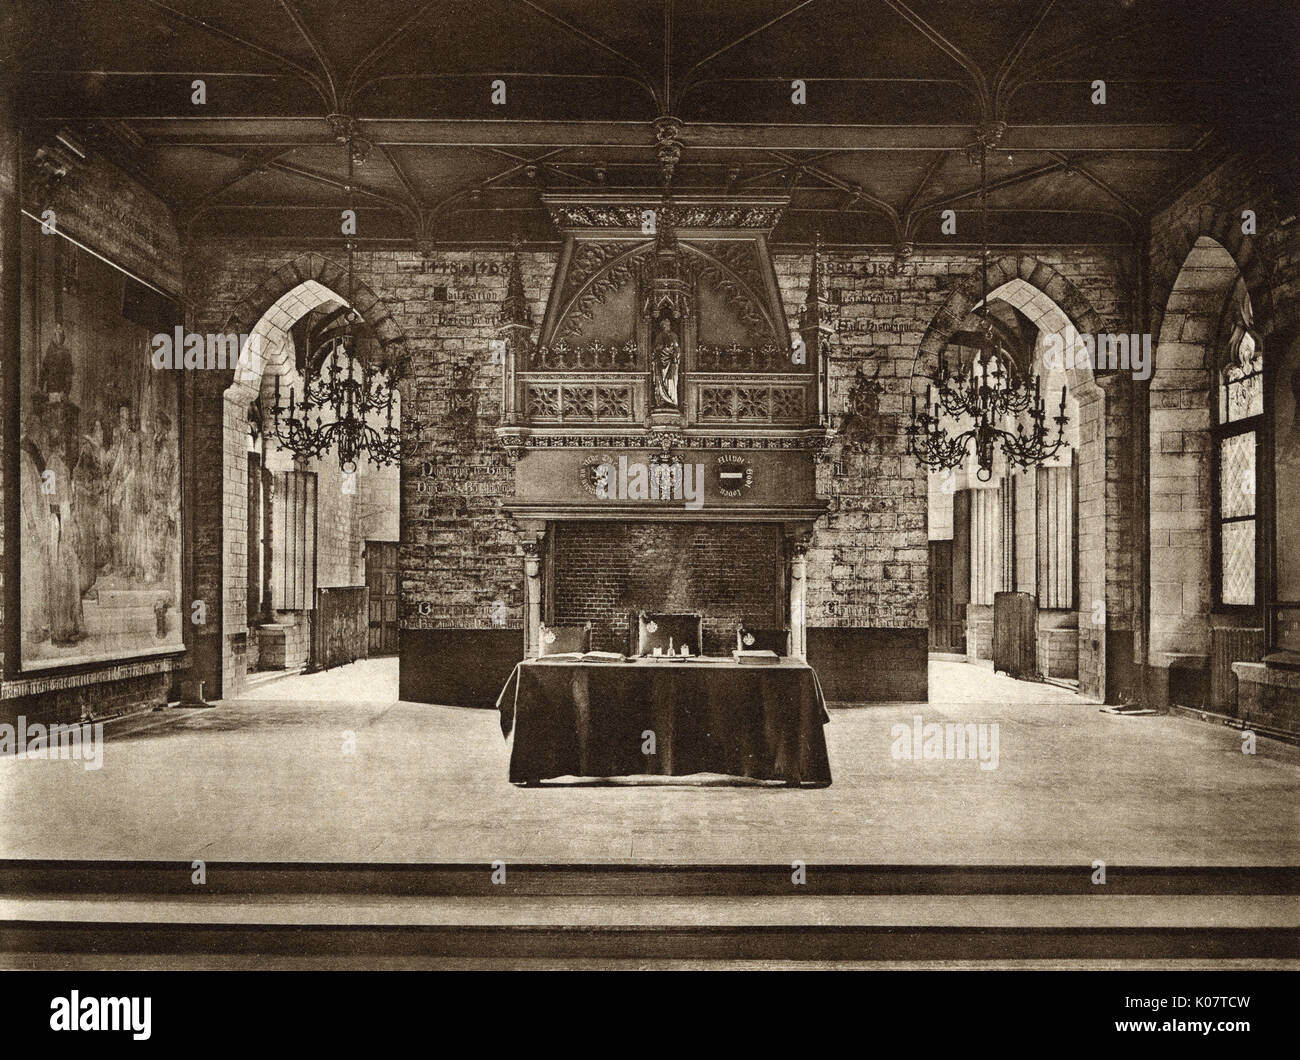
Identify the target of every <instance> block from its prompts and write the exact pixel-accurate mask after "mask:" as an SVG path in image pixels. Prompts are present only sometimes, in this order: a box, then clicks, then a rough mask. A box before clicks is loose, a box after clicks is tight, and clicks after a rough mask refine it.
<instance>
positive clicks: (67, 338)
mask: <svg viewBox="0 0 1300 1060" xmlns="http://www.w3.org/2000/svg"><path fill="white" fill-rule="evenodd" d="M24 234H25V235H26V236H27V238H26V239H25V240H24V253H25V255H26V257H27V264H28V265H29V267H30V270H31V271H29V272H28V273H27V275H28V276H32V277H34V278H36V279H37V282H35V283H33V284H32V285H31V286H30V287H28V288H27V289H26V292H25V294H26V297H25V299H24V306H23V356H22V360H21V365H22V369H21V370H22V375H21V380H20V387H19V399H20V403H21V406H20V407H21V414H20V419H19V433H20V447H19V482H20V488H19V493H20V499H21V509H22V511H21V536H20V549H21V552H20V571H19V599H20V615H21V630H20V643H19V656H20V659H21V662H22V666H23V668H24V669H39V668H44V667H52V666H67V665H75V664H79V663H89V662H98V661H103V660H109V659H127V658H133V657H139V656H142V655H151V654H157V653H160V652H167V651H178V650H180V649H181V648H182V646H183V645H182V634H181V621H182V618H183V608H182V602H181V565H180V551H181V528H180V521H179V514H178V513H179V512H180V489H181V486H180V424H179V422H178V419H179V402H178V393H179V391H178V382H177V376H176V375H175V373H171V372H166V371H159V370H157V369H155V368H153V366H152V365H151V363H150V356H149V352H150V346H149V339H150V335H151V334H152V331H151V329H150V328H149V327H147V326H145V325H144V324H142V323H137V322H136V320H138V319H142V318H143V317H145V316H146V315H147V314H145V313H141V312H139V311H137V312H134V313H132V316H133V317H134V318H136V319H135V320H133V319H128V317H127V315H126V312H125V308H124V307H125V304H126V303H125V300H128V299H130V298H131V296H132V295H133V294H134V293H135V292H134V291H129V290H128V286H129V285H131V283H132V281H129V280H128V279H127V277H126V276H125V275H124V274H122V273H121V272H119V271H118V270H116V269H114V268H113V267H112V266H110V265H108V264H106V263H105V262H103V261H101V260H99V259H98V258H96V257H94V256H93V255H91V254H89V253H87V252H85V251H84V250H82V249H80V248H79V247H78V246H76V245H75V244H73V243H71V242H69V241H68V240H66V239H63V238H60V237H58V236H42V235H40V234H39V232H37V231H36V230H35V227H34V226H32V227H31V228H29V229H28V230H27V231H26V232H25V233H24ZM51 274H53V275H52V282H43V281H44V280H45V279H47V278H50V277H51ZM34 292H40V295H39V297H35V296H34ZM157 303H158V306H160V307H167V309H168V310H170V303H167V302H166V301H165V300H163V299H161V298H159V299H158V300H157ZM157 311H158V308H157V307H155V308H154V309H153V312H154V313H157ZM157 323H158V325H159V329H161V326H162V324H163V323H164V322H163V321H162V320H161V319H159V320H158V321H157ZM168 326H170V325H168Z"/></svg>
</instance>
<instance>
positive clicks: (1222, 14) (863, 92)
mask: <svg viewBox="0 0 1300 1060" xmlns="http://www.w3.org/2000/svg"><path fill="white" fill-rule="evenodd" d="M1298 9H1300V5H1297V4H1295V3H1294V2H1281V0H1279V2H1278V3H1276V4H1275V3H1273V2H1271V0H1250V2H1249V3H1242V2H1238V3H1225V2H1223V0H1214V2H1205V0H698V2H693V3H687V2H685V0H432V2H430V0H166V2H163V0H40V2H39V3H37V2H32V3H26V2H24V3H22V4H20V5H19V7H18V8H17V9H16V10H15V11H14V12H13V13H11V14H10V15H9V16H8V17H9V18H10V20H11V22H10V24H9V25H8V26H5V27H3V28H4V29H6V30H7V31H8V32H6V33H5V39H6V41H7V42H8V50H9V54H8V56H7V57H6V64H5V65H6V67H7V68H8V70H9V71H11V72H12V79H13V84H14V86H15V90H16V92H17V94H18V97H19V102H20V106H21V109H22V113H23V114H24V115H25V117H26V118H27V120H28V121H29V123H30V124H31V126H32V127H33V128H32V134H33V135H34V136H37V137H40V136H48V135H51V134H52V133H53V132H55V131H57V130H58V129H61V128H68V129H70V130H72V131H73V133H74V134H76V135H79V136H83V137H85V138H87V139H88V140H89V141H90V142H92V143H95V144H96V145H98V146H100V147H101V148H103V149H104V150H106V151H108V152H109V153H110V154H111V155H112V157H114V158H115V159H116V160H117V161H118V162H119V164H121V165H123V166H124V167H125V168H127V169H128V171H130V172H131V173H133V175H135V176H137V177H138V178H139V179H141V180H142V181H144V182H145V183H146V184H147V185H148V186H149V187H151V188H153V189H154V190H155V191H156V192H157V193H158V194H159V195H161V196H162V197H163V198H164V199H165V200H166V201H167V202H169V203H170V204H171V205H172V206H173V207H174V208H175V209H176V211H177V215H178V217H179V218H180V220H181V222H182V225H183V227H184V229H185V232H186V233H187V234H188V235H191V236H204V235H218V234H224V235H230V236H272V237H275V236H283V237H291V238H294V239H297V240H317V239H319V240H334V241H337V240H338V239H339V238H340V236H339V210H340V209H341V208H342V205H343V202H344V192H343V187H344V185H345V184H346V183H347V179H348V178H347V161H346V156H347V152H346V148H345V147H344V146H343V145H342V144H341V143H340V142H339V141H338V140H337V139H336V135H335V134H336V132H337V131H338V129H339V127H340V126H339V122H338V120H337V119H336V120H335V121H334V122H333V123H331V122H330V121H327V116H329V115H346V116H349V117H351V118H354V119H355V120H356V125H355V128H356V130H357V135H358V136H359V137H361V138H363V139H364V140H366V141H368V142H369V145H370V146H369V151H368V157H367V158H366V160H365V161H364V163H363V164H361V165H360V166H358V167H357V168H356V170H355V176H354V185H355V188H356V192H355V205H356V207H357V209H358V213H359V218H360V226H359V233H358V234H359V237H360V238H362V239H363V240H365V239H386V240H408V241H409V240H413V239H422V240H426V241H429V242H432V243H436V244H447V245H458V246H463V245H475V244H484V243H500V242H503V241H505V240H508V239H510V238H511V236H512V235H514V234H516V233H518V234H519V235H520V236H522V238H523V239H524V240H525V241H526V242H529V243H551V242H554V241H556V240H557V239H558V235H557V233H556V231H555V229H554V228H553V226H552V224H551V221H550V219H549V216H548V214H547V212H546V210H545V209H544V208H543V206H542V204H541V202H540V199H539V195H540V193H542V192H545V191H552V192H554V191H558V190H563V189H574V190H582V189H585V190H592V189H599V188H602V187H604V188H608V189H611V190H617V189H644V190H645V191H646V192H647V193H652V194H657V193H658V192H659V191H660V190H661V189H662V175H661V168H660V164H659V161H658V159H657V157H656V152H655V146H656V137H655V128H654V122H655V119H656V118H659V117H660V116H662V115H672V116H675V117H676V118H678V119H680V120H681V122H682V123H683V124H682V128H681V132H680V143H681V156H680V161H679V162H678V164H677V165H676V168H675V170H674V173H673V179H672V188H673V189H674V190H681V191H686V190H691V191H701V190H710V191H714V192H719V193H729V194H732V195H736V196H742V195H745V194H749V193H762V194H771V193H773V192H779V193H783V194H789V196H790V198H791V202H790V206H789V207H788V209H787V210H786V212H785V215H784V217H783V219H782V221H781V223H780V225H779V226H778V228H777V230H776V231H775V233H774V234H773V241H774V242H775V243H777V244H802V243H805V242H807V241H809V240H811V238H812V235H813V233H814V232H817V231H820V232H822V233H823V234H824V238H825V239H827V240H828V241H829V242H830V243H832V244H835V245H857V244H862V245H877V246H886V247H888V246H896V245H898V244H899V243H902V242H905V241H910V242H913V243H914V244H915V245H916V246H918V247H923V246H927V245H966V244H969V243H970V242H972V241H973V240H974V239H975V238H977V236H978V233H979V226H978V223H977V222H976V220H975V218H976V216H977V215H976V213H975V212H974V211H975V209H976V207H977V205H978V190H977V189H978V182H979V170H978V167H977V166H975V165H972V162H971V154H970V152H969V151H968V150H967V149H968V148H969V147H970V146H971V145H972V144H974V143H975V142H976V141H977V138H978V136H979V135H980V131H981V130H985V134H986V135H988V136H989V137H990V139H991V140H994V141H995V142H996V147H995V148H994V149H993V150H991V151H990V153H989V156H988V165H989V184H990V192H989V196H988V206H989V209H990V215H991V216H990V234H991V238H992V240H993V241H994V242H995V243H997V244H1005V245H1022V244H1045V243H1065V244H1131V243H1132V242H1133V241H1134V240H1135V239H1137V238H1138V237H1139V236H1140V233H1141V231H1142V228H1143V225H1144V223H1145V221H1146V219H1147V218H1149V216H1150V215H1151V213H1152V212H1153V211H1154V210H1156V209H1158V208H1159V207H1160V206H1162V205H1163V204H1164V203H1166V202H1167V201H1168V200H1169V199H1170V197H1171V196H1172V195H1174V194H1175V193H1176V192H1177V191H1178V190H1179V189H1180V188H1182V187H1185V186H1186V185H1187V184H1188V182H1189V181H1190V180H1193V179H1195V177H1196V176H1198V175H1199V174H1200V173H1201V172H1203V171H1204V170H1205V169H1206V168H1208V167H1209V166H1210V165H1212V164H1213V163H1214V162H1215V161H1217V159H1218V158H1219V157H1220V155H1221V153H1222V152H1223V151H1225V150H1227V149H1229V148H1231V147H1232V146H1233V145H1234V144H1236V143H1239V142H1240V141H1241V140H1242V139H1243V138H1252V139H1253V138H1258V137H1268V136H1270V135H1274V134H1275V133H1276V131H1277V130H1278V129H1280V128H1283V127H1286V126H1289V125H1293V124H1294V119H1293V118H1292V117H1291V110H1292V109H1293V108H1294V100H1293V97H1294V94H1295V87H1296V84H1297V80H1296V65H1295V49H1296V43H1295V42H1296V40H1297V39H1300V36H1298V34H1297V28H1298V26H1300V16H1298V14H1297V11H1298ZM196 79H201V80H203V81H204V83H205V86H206V102H203V103H195V102H193V94H194V93H193V89H192V82H193V81H195V80H196ZM497 79H500V80H502V81H504V82H505V87H506V102H505V103H504V104H499V103H494V102H493V101H492V83H493V82H494V81H495V80H497ZM796 79H797V80H800V81H802V82H803V83H804V86H805V91H806V102H805V103H802V104H796V103H794V102H793V101H792V82H794V81H795V80H796ZM1097 81H1103V82H1105V102H1104V104H1102V103H1097V102H1094V97H1095V96H1096V88H1095V86H1094V83H1095V82H1097ZM998 123H1005V129H1004V130H1002V129H1001V126H1000V125H999V124H998ZM999 130H1001V131H1000V135H999ZM944 209H955V210H957V211H958V217H959V222H958V232H957V234H956V235H945V234H943V233H941V231H940V216H939V215H940V212H941V211H942V210H944ZM963 218H964V219H963Z"/></svg>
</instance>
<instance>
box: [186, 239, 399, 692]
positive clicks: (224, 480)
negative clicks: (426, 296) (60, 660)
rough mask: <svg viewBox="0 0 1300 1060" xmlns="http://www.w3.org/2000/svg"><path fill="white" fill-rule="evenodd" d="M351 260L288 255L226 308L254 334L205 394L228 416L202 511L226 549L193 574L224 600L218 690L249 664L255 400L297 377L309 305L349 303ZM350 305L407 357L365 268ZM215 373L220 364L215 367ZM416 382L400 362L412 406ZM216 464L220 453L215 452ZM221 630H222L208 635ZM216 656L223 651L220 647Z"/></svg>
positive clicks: (208, 594) (232, 686) (209, 674)
mask: <svg viewBox="0 0 1300 1060" xmlns="http://www.w3.org/2000/svg"><path fill="white" fill-rule="evenodd" d="M347 290H348V276H347V271H346V268H345V267H343V266H340V265H339V264H338V263H337V262H335V261H332V260H331V259H329V258H327V257H326V256H324V255H322V254H318V253H309V254H303V255H299V256H298V257H295V258H293V259H292V260H290V261H287V262H285V263H284V264H283V265H281V266H280V267H279V268H278V269H276V270H275V271H274V272H271V273H270V274H269V275H267V276H266V277H265V278H264V279H263V280H262V281H261V282H260V283H258V284H257V286H255V287H254V288H253V289H252V290H250V291H248V292H247V293H246V294H245V295H244V296H243V297H242V298H241V299H240V300H239V301H238V302H236V303H235V305H234V306H233V307H232V308H231V309H230V310H229V312H228V313H227V315H226V317H225V326H224V329H223V330H224V331H225V332H227V333H233V334H238V335H247V336H248V337H249V338H248V341H247V342H245V343H243V344H242V345H241V349H240V355H239V360H238V363H237V364H236V366H235V368H234V369H233V370H226V371H224V372H222V373H220V376H221V379H220V381H218V380H217V379H215V378H214V379H213V380H212V382H214V383H218V386H216V387H212V388H211V390H210V391H209V393H207V394H206V395H205V398H204V400H205V401H206V402H207V403H209V404H210V405H211V406H212V411H211V414H210V415H211V418H212V419H215V420H217V421H218V422H220V424H221V428H222V430H221V436H222V442H221V446H220V447H215V446H214V447H213V450H214V452H213V454H212V455H213V456H214V457H215V455H216V453H219V454H220V466H219V467H212V468H211V470H210V471H205V472H204V475H205V478H206V480H207V481H208V482H209V483H210V485H209V487H208V488H206V489H204V490H203V493H202V496H201V500H200V507H201V508H202V512H201V515H200V518H202V519H205V520H206V521H208V522H210V523H211V524H212V528H213V531H214V532H215V533H216V535H217V536H218V537H219V541H214V542H213V545H214V546H215V548H214V549H213V551H214V552H215V553H216V554H217V556H219V562H218V563H217V564H216V566H215V569H214V568H212V567H211V566H210V565H208V566H207V567H206V568H205V570H204V571H202V572H201V573H200V572H199V571H198V570H196V578H195V583H196V586H197V585H203V586H204V587H205V589H206V591H205V592H203V593H202V594H201V595H203V596H205V598H212V597H213V596H215V597H217V598H218V599H219V600H220V608H219V615H218V616H213V615H211V612H209V622H214V624H215V627H216V629H215V631H216V632H219V642H220V648H219V650H218V649H217V648H216V645H215V644H213V645H212V646H211V647H210V648H209V649H208V657H206V658H204V659H201V660H198V662H199V665H200V667H201V669H202V670H203V671H204V675H203V676H204V677H205V679H206V680H207V682H208V694H209V695H211V696H216V695H221V696H230V695H234V694H237V693H238V692H239V690H240V689H241V688H242V687H243V684H244V681H245V678H246V674H247V666H246V659H245V656H244V653H243V652H241V651H240V644H241V643H242V637H244V636H246V633H247V629H248V614H247V610H248V602H247V601H248V597H247V566H246V564H247V554H246V550H247V538H246V535H247V533H248V526H247V508H246V498H247V490H248V465H247V457H246V451H247V442H246V436H247V432H248V410H249V406H250V404H251V403H252V402H253V401H254V400H256V399H257V398H259V397H261V398H263V402H264V403H265V400H266V398H267V396H268V394H269V391H268V390H267V383H268V382H269V381H271V380H272V379H273V377H275V376H281V377H283V378H284V380H286V385H288V383H296V382H297V381H298V377H297V372H296V369H295V367H294V363H293V353H292V349H293V347H292V340H291V339H290V337H289V328H290V327H291V326H292V325H293V324H294V323H295V322H296V321H297V320H299V319H300V318H301V317H302V316H303V315H304V314H305V313H308V312H310V311H311V310H312V309H315V308H317V307H318V306H321V305H324V304H326V303H328V302H332V301H337V302H339V303H342V304H348V299H347V295H346V294H345V292H346V291H347ZM352 290H353V298H352V302H351V304H352V307H353V308H354V309H356V310H357V312H358V313H360V314H361V316H362V318H363V319H364V320H365V321H366V323H367V324H368V325H369V326H370V327H371V328H372V329H373V331H374V332H375V334H376V336H377V337H378V339H379V342H380V345H381V347H382V348H383V349H384V350H385V351H386V353H387V354H388V355H389V356H390V357H392V358H394V359H395V360H396V361H398V363H399V364H405V363H406V361H407V346H406V338H405V335H404V333H403V332H402V330H401V328H400V327H399V326H398V324H397V321H396V318H395V315H394V313H393V310H392V307H391V306H390V305H389V303H388V302H387V301H386V300H384V299H383V298H381V297H379V296H378V295H377V294H375V292H374V291H373V290H372V289H371V288H370V286H369V285H368V284H366V283H365V282H363V281H362V280H361V279H359V278H354V280H353V283H352ZM214 375H215V373H214ZM413 390H414V382H413V380H412V378H411V376H410V373H409V372H403V373H402V377H401V379H400V380H399V383H398V393H399V400H400V402H401V408H402V409H403V410H410V409H413V408H414V402H413V400H412V399H413ZM211 463H213V464H215V459H214V460H212V461H211ZM209 639H210V640H216V639H217V638H209ZM213 656H216V657H213Z"/></svg>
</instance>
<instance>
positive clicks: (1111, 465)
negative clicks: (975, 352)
mask: <svg viewBox="0 0 1300 1060" xmlns="http://www.w3.org/2000/svg"><path fill="white" fill-rule="evenodd" d="M980 292H981V276H980V274H979V273H978V272H976V273H974V274H972V275H971V276H969V277H967V278H966V280H965V281H964V282H963V283H962V284H960V285H959V286H957V287H956V288H955V289H954V290H953V291H952V292H951V293H950V294H949V296H948V298H947V300H946V301H945V302H944V304H943V305H942V306H941V307H940V308H939V310H938V311H937V312H936V313H935V315H934V317H933V319H932V320H931V322H930V325H929V327H928V328H927V329H926V331H925V333H924V335H923V336H922V339H921V342H920V344H919V346H918V348H917V355H916V360H915V362H914V366H913V372H912V377H913V378H912V387H913V392H914V393H917V394H924V392H925V385H926V378H925V377H926V376H927V375H928V374H929V373H930V372H931V371H932V370H933V368H934V366H935V365H936V364H937V363H938V358H939V355H940V353H942V351H943V350H944V348H945V347H946V346H947V345H948V343H949V342H950V341H951V339H952V337H953V336H954V334H956V332H957V331H958V330H960V328H961V325H962V322H963V321H964V320H965V318H966V317H967V316H968V315H969V314H970V313H971V311H972V310H973V309H974V308H975V307H976V306H977V305H978V304H979V299H980ZM988 292H989V299H990V300H993V299H1000V300H1002V301H1006V302H1008V303H1009V304H1011V305H1012V306H1014V307H1015V308H1016V309H1017V310H1018V311H1019V312H1020V313H1022V314H1023V315H1024V316H1025V317H1026V318H1028V319H1029V320H1030V321H1032V322H1033V323H1034V324H1035V325H1037V326H1038V327H1039V329H1040V330H1043V331H1047V332H1055V333H1063V334H1064V335H1065V337H1066V342H1067V344H1069V343H1070V341H1071V340H1070V332H1073V333H1074V334H1086V335H1096V334H1099V333H1101V332H1103V331H1105V330H1107V328H1106V324H1105V321H1104V320H1103V318H1102V316H1101V314H1100V313H1099V312H1098V311H1097V310H1096V308H1095V307H1094V306H1093V305H1092V303H1091V302H1090V301H1089V300H1088V299H1087V297H1086V296H1085V295H1084V294H1083V293H1082V292H1081V291H1080V290H1079V289H1078V288H1077V287H1076V286H1075V285H1074V284H1073V283H1072V282H1070V280H1069V279H1067V278H1066V277H1065V276H1063V275H1061V273H1060V272H1058V271H1057V270H1056V269H1055V268H1053V267H1052V266H1051V265H1049V264H1047V263H1046V262H1043V261H1040V260H1039V259H1038V258H1036V257H1034V256H1033V255H1030V254H1022V255H1006V256H1004V257H1002V258H999V259H998V260H997V261H993V262H990V263H989V271H988ZM1067 348H1072V347H1070V346H1069V345H1067ZM1061 374H1062V375H1063V377H1064V379H1065V381H1066V383H1067V384H1068V386H1069V391H1070V394H1071V395H1072V397H1073V398H1074V400H1075V402H1076V403H1077V407H1078V414H1079V423H1078V428H1079V449H1078V459H1079V499H1078V526H1079V530H1078V541H1077V547H1078V549H1079V575H1078V585H1077V590H1076V591H1077V593H1078V607H1077V610H1078V624H1079V634H1078V646H1079V680H1080V691H1081V692H1083V693H1084V694H1086V695H1090V696H1093V697H1095V698H1098V699H1113V698H1114V697H1115V691H1114V690H1113V689H1111V688H1109V687H1108V685H1109V684H1110V682H1109V681H1108V674H1107V656H1108V648H1107V645H1108V641H1109V640H1110V639H1112V638H1113V637H1114V638H1117V639H1123V637H1125V636H1129V637H1131V635H1132V593H1131V584H1130V579H1129V577H1128V569H1127V566H1126V565H1125V564H1123V563H1119V564H1110V565H1108V563H1107V555H1108V552H1113V553H1115V554H1120V551H1121V549H1122V548H1123V547H1125V545H1126V542H1127V536H1126V535H1127V532H1128V530H1127V516H1126V515H1124V514H1122V513H1123V512H1125V511H1126V508H1125V504H1124V496H1125V492H1124V491H1125V489H1126V486H1125V483H1124V480H1123V476H1122V473H1121V471H1120V469H1119V466H1118V463H1119V462H1118V461H1117V460H1115V459H1113V458H1112V457H1111V454H1112V452H1113V451H1115V450H1116V447H1117V445H1118V443H1119V441H1120V439H1122V437H1123V433H1124V430H1125V411H1124V410H1125V409H1126V408H1127V391H1126V389H1125V388H1123V387H1121V386H1116V385H1114V379H1115V377H1114V375H1113V374H1111V375H1110V377H1109V378H1108V377H1107V376H1106V375H1102V374H1099V375H1094V373H1093V371H1092V369H1091V367H1090V366H1088V365H1087V364H1082V365H1076V366H1071V367H1069V368H1067V369H1065V370H1064V372H1063V373H1061ZM1099 604H1100V605H1102V606H1100V607H1099V606H1098V605H1099Z"/></svg>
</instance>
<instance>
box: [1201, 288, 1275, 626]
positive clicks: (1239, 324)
mask: <svg viewBox="0 0 1300 1060" xmlns="http://www.w3.org/2000/svg"><path fill="white" fill-rule="evenodd" d="M1220 336H1221V342H1220V344H1219V346H1220V356H1219V364H1218V372H1217V379H1216V382H1217V386H1216V388H1215V397H1214V399H1213V403H1214V429H1213V449H1212V459H1213V467H1212V474H1213V483H1214V508H1213V525H1214V536H1213V551H1214V565H1213V586H1214V604H1215V606H1216V607H1253V606H1254V605H1255V603H1256V601H1257V598H1258V567H1259V565H1258V563H1257V561H1256V557H1257V555H1258V543H1259V518H1258V506H1257V497H1258V493H1257V491H1256V485H1255V483H1256V460H1257V452H1258V444H1259V433H1260V427H1261V425H1262V423H1263V418H1264V350H1263V346H1262V345H1261V343H1260V340H1259V336H1258V335H1257V334H1256V333H1255V331H1254V321H1253V318H1252V315H1251V308H1250V296H1249V295H1248V294H1247V293H1246V288H1245V284H1243V283H1238V285H1237V290H1236V292H1235V293H1234V295H1233V298H1232V300H1231V302H1230V304H1229V310H1228V316H1227V318H1226V320H1225V324H1224V327H1223V328H1221V329H1220Z"/></svg>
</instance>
